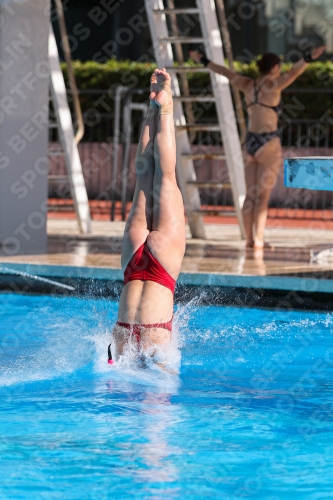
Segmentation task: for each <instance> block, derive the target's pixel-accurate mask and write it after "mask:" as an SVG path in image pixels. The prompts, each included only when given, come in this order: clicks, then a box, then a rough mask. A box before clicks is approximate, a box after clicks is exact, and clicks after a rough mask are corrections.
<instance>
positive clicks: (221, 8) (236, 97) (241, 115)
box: [215, 0, 246, 143]
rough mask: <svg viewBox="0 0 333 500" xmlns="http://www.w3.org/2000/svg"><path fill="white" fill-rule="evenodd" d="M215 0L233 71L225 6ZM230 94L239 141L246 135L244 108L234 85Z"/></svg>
mask: <svg viewBox="0 0 333 500" xmlns="http://www.w3.org/2000/svg"><path fill="white" fill-rule="evenodd" d="M215 1H216V7H217V9H216V10H217V15H218V17H219V21H220V25H221V33H222V38H223V41H224V47H225V52H226V56H227V58H228V61H229V68H230V69H231V70H232V71H234V57H233V53H232V46H231V41H230V33H229V29H228V23H227V18H226V15H225V8H224V2H223V0H215ZM231 90H232V94H233V96H234V100H235V108H236V115H237V120H238V124H239V128H240V132H241V134H240V135H241V139H240V141H241V143H242V142H243V140H244V139H245V135H246V121H245V116H244V110H243V102H242V98H241V95H240V92H239V90H238V89H236V88H235V87H233V86H232V87H231Z"/></svg>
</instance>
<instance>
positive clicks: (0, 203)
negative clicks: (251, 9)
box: [0, 0, 50, 255]
mask: <svg viewBox="0 0 333 500" xmlns="http://www.w3.org/2000/svg"><path fill="white" fill-rule="evenodd" d="M49 7H50V5H49V0H20V1H19V2H18V1H10V0H8V1H5V2H4V1H3V0H0V130H1V131H0V252H1V253H2V254H4V255H15V254H22V253H41V252H44V251H45V250H46V202H47V147H48V87H49V69H48V30H49Z"/></svg>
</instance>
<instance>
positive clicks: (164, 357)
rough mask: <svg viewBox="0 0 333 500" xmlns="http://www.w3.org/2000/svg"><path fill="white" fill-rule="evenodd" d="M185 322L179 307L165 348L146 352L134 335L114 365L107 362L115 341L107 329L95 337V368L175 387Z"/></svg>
mask: <svg viewBox="0 0 333 500" xmlns="http://www.w3.org/2000/svg"><path fill="white" fill-rule="evenodd" d="M185 322H186V319H184V314H183V310H178V311H177V312H176V314H175V316H174V318H173V326H172V335H171V341H170V342H169V343H168V345H167V346H166V347H165V348H163V349H162V348H160V349H158V348H156V347H154V348H153V350H154V352H147V351H145V352H144V351H143V350H142V349H140V348H139V349H138V345H137V341H136V339H132V340H131V341H130V342H129V344H128V346H127V348H126V350H125V352H124V354H123V355H122V356H121V357H120V358H119V360H117V362H115V363H114V364H113V365H109V364H108V362H107V361H108V356H107V347H108V345H109V344H110V342H111V343H112V332H111V331H110V330H108V329H104V331H103V332H102V333H101V332H99V333H98V334H96V335H95V336H94V337H93V342H94V345H95V350H96V358H95V363H94V371H95V372H96V373H99V374H101V373H103V374H105V375H107V376H109V377H111V378H112V379H114V380H123V381H125V380H126V381H128V382H133V383H136V384H144V385H149V386H155V387H159V388H160V389H163V390H164V389H168V390H169V391H170V390H171V391H173V390H176V389H177V387H178V384H179V377H178V373H179V370H180V364H181V346H182V334H181V330H182V327H183V326H184V323H185Z"/></svg>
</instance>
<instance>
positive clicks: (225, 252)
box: [0, 219, 333, 293]
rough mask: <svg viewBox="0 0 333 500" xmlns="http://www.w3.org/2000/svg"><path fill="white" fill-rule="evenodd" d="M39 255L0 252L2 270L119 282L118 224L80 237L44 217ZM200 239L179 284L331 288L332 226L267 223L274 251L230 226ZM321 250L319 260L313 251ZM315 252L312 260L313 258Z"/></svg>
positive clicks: (67, 223)
mask: <svg viewBox="0 0 333 500" xmlns="http://www.w3.org/2000/svg"><path fill="white" fill-rule="evenodd" d="M47 230H48V252H47V254H44V255H24V256H21V255H20V256H10V257H9V256H0V265H1V267H2V273H5V268H7V269H11V270H17V271H21V272H22V271H23V272H29V273H32V274H36V275H40V276H48V277H52V276H53V277H59V278H66V277H70V278H95V279H104V280H116V281H121V280H122V273H121V270H120V253H121V246H122V234H123V230H124V222H120V221H116V222H111V221H93V222H92V233H91V234H89V235H81V234H80V233H79V232H78V230H77V224H76V221H75V220H69V219H49V220H48V228H47ZM206 237H207V238H206V239H205V240H197V239H191V237H190V233H189V230H188V228H187V248H186V254H185V257H184V261H183V267H182V273H181V275H180V277H179V280H178V281H179V283H183V284H187V285H214V286H227V287H245V288H264V289H272V290H298V291H304V292H326V293H331V292H333V250H332V254H331V255H330V253H329V251H328V249H330V248H332V249H333V230H326V229H322V230H320V229H312V228H311V221H309V227H308V228H281V227H268V228H267V231H266V238H267V241H269V242H270V244H272V245H274V250H270V249H269V250H266V249H265V250H264V251H253V250H247V249H245V243H244V241H242V240H241V238H240V235H239V229H238V226H236V225H231V224H228V225H223V224H207V225H206ZM324 250H326V255H325V253H321V254H320V256H319V258H318V257H317V258H316V256H317V254H318V253H319V252H323V251H324ZM313 256H315V258H313Z"/></svg>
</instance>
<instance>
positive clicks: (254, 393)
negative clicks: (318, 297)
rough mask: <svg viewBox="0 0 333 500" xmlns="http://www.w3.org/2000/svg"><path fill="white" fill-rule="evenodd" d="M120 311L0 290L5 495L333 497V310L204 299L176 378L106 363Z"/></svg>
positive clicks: (0, 476)
mask: <svg viewBox="0 0 333 500" xmlns="http://www.w3.org/2000/svg"><path fill="white" fill-rule="evenodd" d="M116 309H117V307H116V303H114V302H110V301H107V300H85V299H78V298H54V297H49V296H28V295H26V296H24V295H14V294H13V295H11V294H0V329H1V344H0V350H1V367H0V407H1V414H0V429H1V441H0V498H1V499H7V498H10V499H13V498H14V499H26V498H29V499H31V498H33V499H45V498H47V499H58V498H62V499H72V498H73V499H98V500H103V499H109V498H110V499H111V498H149V499H150V498H151V499H155V500H156V499H184V498H185V499H186V498H196V499H206V498H227V499H238V498H254V499H270V500H273V499H274V500H276V499H293V500H294V499H295V500H296V499H307V500H308V499H309V500H312V499H313V500H314V499H316V500H317V499H327V498H333V479H332V478H333V399H332V392H333V391H332V389H333V343H332V331H333V324H332V317H331V315H330V314H323V313H312V312H308V313H305V312H293V311H290V312H285V311H268V310H259V309H246V308H234V307H213V306H211V307H200V305H199V303H195V302H192V303H191V304H189V305H188V306H186V307H180V308H178V310H177V312H176V334H175V339H176V340H175V345H174V346H173V348H172V349H173V355H174V359H175V360H176V361H175V363H176V364H177V363H178V358H177V356H179V355H180V356H181V361H180V373H179V376H178V375H170V374H167V373H164V372H161V371H160V370H159V369H154V368H152V367H151V368H149V369H146V370H142V369H138V368H131V367H130V366H126V363H124V364H123V366H122V367H121V368H119V369H114V368H112V367H111V366H109V365H107V362H106V358H107V355H106V348H107V343H108V339H109V334H108V332H110V330H111V329H112V326H113V323H114V321H115V318H116ZM177 332H178V333H177Z"/></svg>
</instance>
